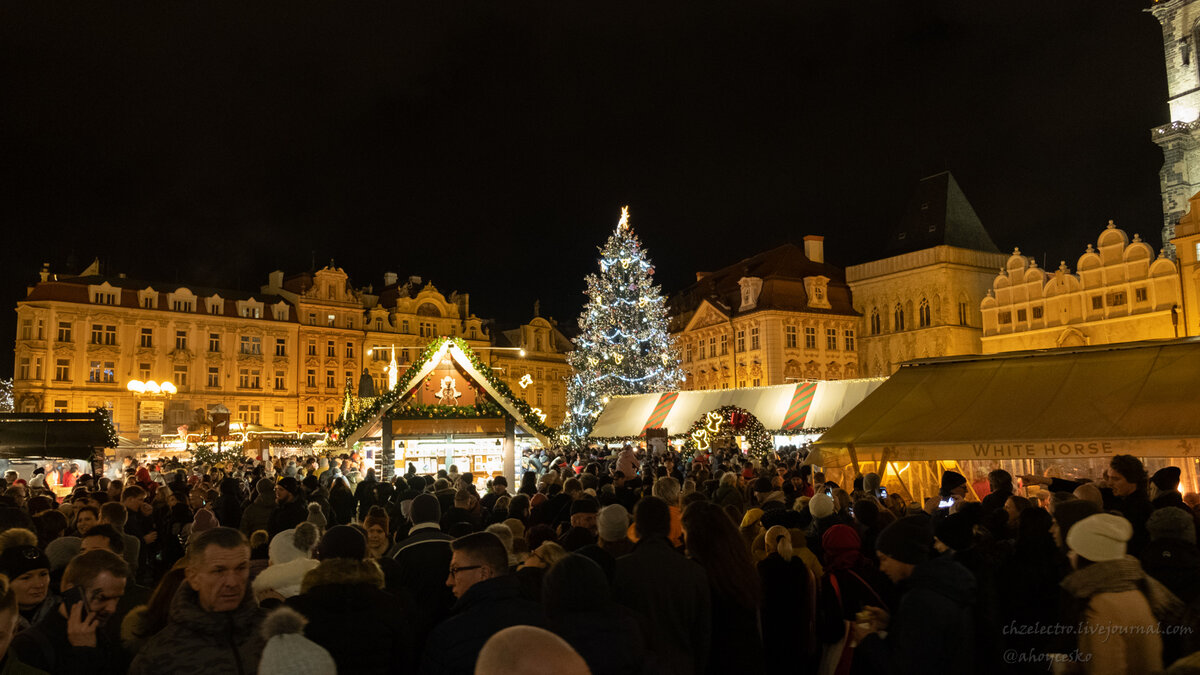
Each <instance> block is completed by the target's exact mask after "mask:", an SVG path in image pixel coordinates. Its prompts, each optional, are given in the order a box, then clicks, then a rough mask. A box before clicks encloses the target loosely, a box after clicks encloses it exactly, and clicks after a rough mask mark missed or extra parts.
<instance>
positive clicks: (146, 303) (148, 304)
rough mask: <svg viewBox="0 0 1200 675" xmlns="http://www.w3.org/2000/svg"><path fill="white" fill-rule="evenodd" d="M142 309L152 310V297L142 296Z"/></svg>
mask: <svg viewBox="0 0 1200 675" xmlns="http://www.w3.org/2000/svg"><path fill="white" fill-rule="evenodd" d="M142 309H154V296H150V295H143V296H142Z"/></svg>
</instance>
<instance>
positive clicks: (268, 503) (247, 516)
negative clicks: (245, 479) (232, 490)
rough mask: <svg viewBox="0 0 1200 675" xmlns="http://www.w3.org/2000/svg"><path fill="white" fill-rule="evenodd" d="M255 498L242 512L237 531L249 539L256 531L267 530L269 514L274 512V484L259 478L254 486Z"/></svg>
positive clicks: (268, 479)
mask: <svg viewBox="0 0 1200 675" xmlns="http://www.w3.org/2000/svg"><path fill="white" fill-rule="evenodd" d="M254 492H255V493H256V496H255V498H254V501H252V502H250V503H249V504H247V505H246V508H245V509H243V510H242V518H241V522H240V524H239V526H238V529H239V530H241V531H242V534H244V535H246V536H247V537H249V536H250V535H252V534H254V533H255V532H256V531H258V530H265V529H267V523H269V522H270V520H271V514H272V513H274V512H275V483H273V482H271V479H270V478H259V479H258V482H256V483H255V484H254Z"/></svg>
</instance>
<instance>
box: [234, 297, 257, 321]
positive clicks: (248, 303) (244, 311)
mask: <svg viewBox="0 0 1200 675" xmlns="http://www.w3.org/2000/svg"><path fill="white" fill-rule="evenodd" d="M237 312H238V316H240V317H242V318H245V319H261V318H262V315H263V304H262V303H261V302H259V301H257V300H253V299H251V300H238V303H237Z"/></svg>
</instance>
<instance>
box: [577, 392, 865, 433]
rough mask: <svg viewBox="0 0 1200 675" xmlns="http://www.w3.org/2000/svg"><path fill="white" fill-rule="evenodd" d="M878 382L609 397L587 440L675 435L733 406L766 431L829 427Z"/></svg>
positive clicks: (799, 430) (797, 430)
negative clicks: (651, 432)
mask: <svg viewBox="0 0 1200 675" xmlns="http://www.w3.org/2000/svg"><path fill="white" fill-rule="evenodd" d="M882 383H883V379H882V378H877V379H862V380H822V381H809V382H797V383H793V384H780V385H775V386H771V387H748V388H744V389H712V390H706V391H671V392H663V393H657V394H637V395H635V396H614V397H613V398H612V400H611V401H609V403H608V405H607V406H605V408H604V412H602V413H600V417H599V418H598V419H597V420H596V425H595V427H594V428H593V429H592V433H591V436H592V437H593V438H626V437H634V436H641V435H642V433H643V432H644V431H645V429H647V428H656V427H661V428H665V429H666V430H667V432H668V433H671V434H681V433H684V432H686V431H687V430H688V429H690V428H691V426H692V424H693V423H694V422H695V421H696V420H698V419H700V417H701V416H703V415H704V414H705V413H708V412H710V411H712V410H716V409H717V408H720V407H722V406H727V405H733V406H737V407H739V408H742V409H743V410H745V411H747V412H749V413H750V414H752V415H754V416H755V417H756V418H758V421H759V422H761V423H762V425H763V426H764V427H766V428H767V429H768V430H770V431H775V430H779V429H787V430H790V431H794V432H796V433H799V432H801V431H802V430H804V429H817V428H824V427H829V426H832V425H833V423H834V422H836V421H838V420H839V419H841V418H842V416H844V415H845V414H846V413H847V412H849V411H850V410H851V409H852V408H853V407H854V406H856V405H858V403H859V402H860V401H862V400H863V399H864V398H866V397H867V395H869V394H870V393H871V392H872V391H874V390H875V389H876V388H877V387H878V386H879V385H880V384H882Z"/></svg>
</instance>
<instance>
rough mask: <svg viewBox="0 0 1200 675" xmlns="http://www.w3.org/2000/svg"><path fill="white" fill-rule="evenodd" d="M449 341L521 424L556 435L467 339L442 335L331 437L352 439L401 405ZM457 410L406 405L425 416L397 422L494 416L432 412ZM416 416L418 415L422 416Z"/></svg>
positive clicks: (344, 419)
mask: <svg viewBox="0 0 1200 675" xmlns="http://www.w3.org/2000/svg"><path fill="white" fill-rule="evenodd" d="M447 342H450V343H451V344H453V345H454V346H456V347H458V348H459V349H460V350H461V351H462V352H463V353H464V354H466V356H467V360H468V361H470V363H471V366H472V367H473V368H474V369H475V371H476V372H478V373H479V376H480V377H482V378H483V379H484V380H485V381H487V383H488V384H489V385H490V386H491V387H492V388H493V389H494V390H495V391H496V393H498V394H499V395H501V396H504V397H507V398H508V400H509V401H510V402H511V403H512V406H513V407H514V408H516V410H517V412H518V413H520V415H521V421H522V423H523V424H524V425H525V426H526V427H528V428H529V429H531V430H533V431H536V432H538V433H540V434H542V435H543V436H545V437H547V438H549V437H551V436H553V435H554V429H553V428H551V427H549V426H547V425H546V423H545V422H543V421H542V420H541V419H539V418H538V416H537V413H534V412H533V408H532V407H531V406H530V405H529V404H528V403H526V402H525V400H524V399H522V398H520V397H518V396H516V395H515V394H513V392H512V389H510V388H509V387H508V385H507V384H506V383H505V382H504V381H503V380H501V379H500V378H498V377H496V375H495V373H493V372H492V369H491V367H489V366H488V365H487V364H486V363H484V362H483V361H482V360H481V359H480V358H479V356H478V355H477V354H476V353H475V352H474V350H472V349H471V347H470V345H468V344H467V342H466V340H463V339H462V338H458V337H448V336H442V337H439V338H437V339H436V340H433V341H431V342H430V343H429V344H428V345H426V346H425V349H423V350H421V353H420V354H419V355H418V356H417V358H415V359H413V362H412V364H411V365H409V367H408V369H407V370H405V371H404V372H403V373H401V374H400V376H399V377H398V378H397V379H396V386H395V387H393V388H391V389H389V390H387V391H385V392H383V393H381V394H380V395H379V396H377V397H376V398H375V399H373V400H372V401H371V403H370V405H366V406H363V407H362V408H360V409H359V410H356V411H355V410H352V411H351V413H350V414H349V415H345V416H343V417H342V418H341V419H339V420H338V422H337V425H336V428H335V429H334V430H333V431H332V432H331V434H330V438H331V440H338V441H341V440H343V439H346V438H349V437H350V436H351V435H352V434H353V433H354V432H355V431H357V430H358V429H359V428H360V427H362V426H363V425H364V424H367V423H368V422H370V421H371V420H372V419H373V418H374V417H375V416H376V415H378V414H379V412H380V411H381V410H384V409H385V408H387V409H389V410H391V409H393V408H394V407H395V406H396V405H397V404H399V403H400V402H401V400H402V399H403V395H404V394H406V393H408V390H409V386H410V385H411V384H412V382H413V379H414V378H416V376H417V374H418V373H419V372H420V371H421V369H422V368H424V367H425V364H426V363H428V362H429V360H430V359H432V358H433V356H434V355H435V354H437V353H438V352H439V351H440V350H441V348H442V346H443V345H445V344H446V343H447ZM489 405H490V406H495V408H496V409H497V410H499V416H501V417H508V416H509V415H508V414H507V413H506V412H504V409H503V408H502V407H501V406H500V405H499V404H497V403H495V402H492V401H488V402H487V403H485V404H484V406H483V407H484V408H487V406H489ZM457 407H460V406H421V405H418V404H412V405H408V406H406V408H407V409H409V410H415V409H419V411H418V412H419V414H421V415H422V416H420V417H404V416H403V415H404V412H403V409H402V410H401V411H398V412H397V413H396V414H397V415H400V416H399V417H396V418H395V419H466V418H476V417H489V416H491V415H485V414H478V415H476V414H468V415H463V416H462V417H456V416H455V415H452V414H451V413H449V412H446V411H435V410H430V408H457ZM467 408H468V410H469V411H471V412H472V413H474V412H475V408H474V407H469V406H468V407H467ZM425 413H428V414H429V415H430V416H424V415H425ZM413 414H414V415H415V414H418V413H413Z"/></svg>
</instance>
